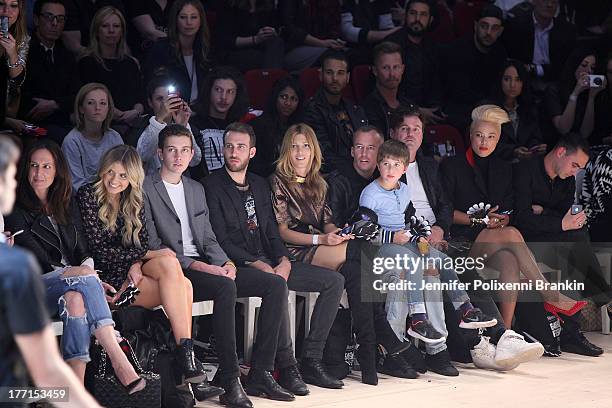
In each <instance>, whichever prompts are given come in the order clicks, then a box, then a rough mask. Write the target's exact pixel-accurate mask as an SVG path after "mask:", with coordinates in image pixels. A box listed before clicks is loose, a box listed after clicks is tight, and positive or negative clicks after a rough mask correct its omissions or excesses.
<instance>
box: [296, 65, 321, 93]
mask: <svg viewBox="0 0 612 408" xmlns="http://www.w3.org/2000/svg"><path fill="white" fill-rule="evenodd" d="M300 85H302V89H304V98H306V100H308V99H310V98H312V97H313V96H314V94H315V93H316V92H317V89H319V87H320V86H321V78H320V74H319V68H314V67H311V68H306V69H305V70H303V71H302V73H301V74H300Z"/></svg>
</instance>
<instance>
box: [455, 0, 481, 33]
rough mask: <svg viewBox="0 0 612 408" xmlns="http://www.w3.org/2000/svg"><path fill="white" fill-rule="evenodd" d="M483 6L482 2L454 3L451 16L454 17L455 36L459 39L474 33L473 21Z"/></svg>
mask: <svg viewBox="0 0 612 408" xmlns="http://www.w3.org/2000/svg"><path fill="white" fill-rule="evenodd" d="M484 5H485V3H484V2H483V1H468V2H461V3H455V7H454V8H453V15H454V16H455V35H456V36H457V37H461V36H463V35H465V34H467V33H471V32H473V31H474V21H476V18H478V13H480V10H481V9H482V7H483V6H484Z"/></svg>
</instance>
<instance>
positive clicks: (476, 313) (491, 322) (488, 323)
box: [459, 307, 497, 329]
mask: <svg viewBox="0 0 612 408" xmlns="http://www.w3.org/2000/svg"><path fill="white" fill-rule="evenodd" d="M496 324H497V319H495V318H493V317H490V316H487V315H486V314H484V313H482V310H480V309H478V308H477V307H475V308H472V309H470V310H468V311H467V312H466V313H465V314H464V315H463V316H461V322H459V327H461V328H462V329H482V328H485V327H492V326H495V325H496Z"/></svg>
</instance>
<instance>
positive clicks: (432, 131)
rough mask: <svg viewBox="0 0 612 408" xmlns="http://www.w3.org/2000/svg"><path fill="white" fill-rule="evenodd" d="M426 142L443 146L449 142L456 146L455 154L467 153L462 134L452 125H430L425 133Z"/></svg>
mask: <svg viewBox="0 0 612 408" xmlns="http://www.w3.org/2000/svg"><path fill="white" fill-rule="evenodd" d="M423 133H424V135H423V139H424V141H425V142H429V143H435V144H442V143H446V142H447V141H448V140H450V142H451V143H452V144H453V145H454V146H455V154H463V153H464V152H465V142H464V141H463V136H461V133H460V132H459V131H458V130H457V129H456V128H454V127H453V126H450V125H428V126H426V127H425V131H424V132H423Z"/></svg>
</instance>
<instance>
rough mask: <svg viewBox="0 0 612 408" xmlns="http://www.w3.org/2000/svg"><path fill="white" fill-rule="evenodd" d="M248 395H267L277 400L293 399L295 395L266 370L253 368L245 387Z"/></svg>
mask: <svg viewBox="0 0 612 408" xmlns="http://www.w3.org/2000/svg"><path fill="white" fill-rule="evenodd" d="M244 388H245V391H246V393H247V394H248V395H251V396H253V397H261V396H266V397H268V398H270V399H271V400H276V401H293V400H294V399H295V395H293V394H292V393H291V392H289V391H287V390H286V389H284V388H283V387H281V386H280V385H278V383H277V382H276V380H275V379H274V377H272V374H270V373H269V372H268V371H266V370H262V369H258V368H251V370H250V371H249V376H248V378H247V383H246V386H245V387H244Z"/></svg>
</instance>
